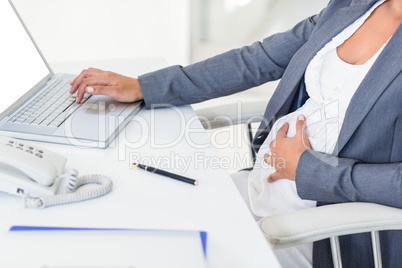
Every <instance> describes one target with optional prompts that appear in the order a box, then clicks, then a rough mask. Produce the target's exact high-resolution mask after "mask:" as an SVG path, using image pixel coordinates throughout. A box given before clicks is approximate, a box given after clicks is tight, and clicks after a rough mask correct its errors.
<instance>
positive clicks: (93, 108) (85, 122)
mask: <svg viewBox="0 0 402 268" xmlns="http://www.w3.org/2000/svg"><path fill="white" fill-rule="evenodd" d="M94 97H96V98H94ZM93 98H94V99H96V101H95V102H94V99H93ZM90 100H92V102H88V103H84V104H83V105H82V106H81V107H80V108H78V110H76V111H75V112H74V114H72V115H71V116H70V118H68V119H67V120H66V122H65V123H66V124H65V130H64V131H65V133H66V136H68V137H76V138H84V139H89V140H100V141H104V140H107V139H108V137H109V136H110V134H112V133H114V132H115V130H116V128H117V127H118V126H119V125H120V123H121V122H122V121H123V120H124V118H121V117H122V116H119V115H120V114H121V112H122V111H123V110H124V109H125V108H126V107H127V105H128V104H126V103H121V102H118V101H116V100H114V99H112V98H110V97H107V96H93V97H91V99H90Z"/></svg>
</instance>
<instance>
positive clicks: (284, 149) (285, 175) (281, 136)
mask: <svg viewBox="0 0 402 268" xmlns="http://www.w3.org/2000/svg"><path fill="white" fill-rule="evenodd" d="M288 129H289V124H288V123H285V124H284V125H283V126H282V127H281V128H280V129H279V130H278V133H277V134H276V139H275V140H273V141H272V142H271V144H270V145H269V147H270V150H271V155H268V154H265V155H264V161H265V162H266V163H267V164H269V165H271V166H273V167H274V168H275V170H276V172H274V173H272V174H271V175H270V176H269V177H268V178H267V180H268V182H274V181H277V180H279V179H289V180H293V181H294V180H295V176H296V168H297V164H298V162H299V158H300V156H301V154H302V153H303V152H304V151H305V150H308V149H311V145H310V142H309V140H308V137H307V131H306V125H305V117H304V116H303V115H300V116H299V118H298V119H297V122H296V134H295V136H293V137H291V138H288V137H286V134H287V132H288Z"/></svg>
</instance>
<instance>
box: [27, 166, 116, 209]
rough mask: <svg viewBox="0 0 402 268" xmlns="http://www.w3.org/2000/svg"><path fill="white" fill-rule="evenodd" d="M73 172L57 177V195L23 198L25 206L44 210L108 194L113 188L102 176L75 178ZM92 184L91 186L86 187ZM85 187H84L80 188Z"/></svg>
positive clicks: (106, 178) (105, 177) (108, 179)
mask: <svg viewBox="0 0 402 268" xmlns="http://www.w3.org/2000/svg"><path fill="white" fill-rule="evenodd" d="M77 175H78V173H77V171H75V170H69V171H67V172H66V173H64V174H63V175H61V176H60V177H59V179H60V180H61V182H60V186H59V189H60V190H59V191H58V193H59V194H56V195H50V196H44V197H24V201H25V206H26V207H29V208H45V207H50V206H55V205H63V204H68V203H74V202H80V201H84V200H88V199H92V198H97V197H100V196H102V195H105V194H107V193H109V192H110V191H111V190H112V188H113V182H112V180H111V179H110V178H109V177H107V176H104V175H99V174H91V175H84V176H81V177H77ZM88 184H92V185H88ZM84 185H87V186H86V187H81V186H84Z"/></svg>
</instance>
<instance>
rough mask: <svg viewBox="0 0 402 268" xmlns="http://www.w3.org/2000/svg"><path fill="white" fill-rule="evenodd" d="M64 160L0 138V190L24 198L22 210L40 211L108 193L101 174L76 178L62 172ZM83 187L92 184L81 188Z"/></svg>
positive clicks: (109, 184) (107, 180)
mask: <svg viewBox="0 0 402 268" xmlns="http://www.w3.org/2000/svg"><path fill="white" fill-rule="evenodd" d="M66 161H67V159H66V158H65V157H63V156H61V155H58V154H56V153H53V152H51V151H49V150H47V149H44V148H40V147H38V146H36V145H32V144H29V143H27V142H26V141H22V140H17V139H13V138H9V137H4V136H0V191H2V192H7V193H10V194H14V195H20V196H22V197H23V198H24V201H25V206H26V207H33V208H44V207H49V206H54V205H61V204H67V203H72V202H79V201H83V200H87V199H91V198H96V197H99V196H102V195H105V194H107V193H109V192H110V191H111V190H112V187H113V182H112V180H111V179H110V178H109V177H106V176H103V175H98V174H94V175H86V176H82V177H78V172H77V171H76V170H74V169H70V170H69V169H65V164H66ZM87 184H94V185H91V186H87V187H81V186H84V185H87Z"/></svg>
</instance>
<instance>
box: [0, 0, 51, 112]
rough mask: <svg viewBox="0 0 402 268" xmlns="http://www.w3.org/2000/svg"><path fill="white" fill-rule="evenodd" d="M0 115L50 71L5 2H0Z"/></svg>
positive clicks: (10, 7)
mask: <svg viewBox="0 0 402 268" xmlns="http://www.w3.org/2000/svg"><path fill="white" fill-rule="evenodd" d="M0 36H1V40H0V77H1V79H0V85H1V98H0V114H1V113H3V112H4V110H6V109H7V108H8V107H9V106H10V105H11V104H13V103H14V102H15V101H16V100H18V99H19V98H20V97H21V96H23V95H24V94H25V93H26V92H27V91H28V90H30V89H31V88H33V87H34V86H35V85H36V84H37V83H39V82H40V81H41V80H42V79H43V78H45V77H46V76H47V75H49V73H50V70H49V69H48V67H47V66H46V64H45V62H44V61H43V59H42V57H41V55H40V54H39V52H38V50H37V49H36V47H35V45H34V44H33V42H32V40H31V39H30V37H29V35H28V33H27V32H26V31H25V29H24V26H23V25H22V23H21V22H20V20H19V19H18V17H17V15H16V13H15V12H14V10H13V8H12V6H11V5H10V4H9V3H8V1H4V0H3V1H0Z"/></svg>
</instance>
